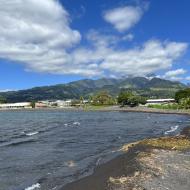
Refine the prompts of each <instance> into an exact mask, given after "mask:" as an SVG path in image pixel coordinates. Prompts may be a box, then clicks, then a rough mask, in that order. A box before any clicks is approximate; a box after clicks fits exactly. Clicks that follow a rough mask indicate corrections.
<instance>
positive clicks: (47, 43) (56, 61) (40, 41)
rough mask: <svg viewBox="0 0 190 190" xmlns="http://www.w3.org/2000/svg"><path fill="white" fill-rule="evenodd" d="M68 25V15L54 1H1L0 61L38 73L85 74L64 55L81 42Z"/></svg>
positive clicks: (77, 33) (67, 55) (68, 56)
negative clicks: (10, 62)
mask: <svg viewBox="0 0 190 190" xmlns="http://www.w3.org/2000/svg"><path fill="white" fill-rule="evenodd" d="M69 25H70V19H69V14H68V12H67V11H66V10H65V9H64V7H63V6H62V5H61V4H60V3H59V2H58V1H55V0H40V1H39V0H9V1H7V0H1V1H0V58H5V59H9V60H14V61H17V62H19V63H23V64H24V65H25V66H26V68H27V69H28V70H34V71H38V72H49V73H60V74H64V73H65V74H85V73H87V68H86V67H85V68H83V67H82V66H81V65H80V66H79V65H73V63H72V62H71V61H72V58H71V57H70V55H69V54H68V52H69V48H71V47H73V46H74V45H76V44H77V43H78V42H80V39H81V35H80V33H79V32H78V31H76V30H73V29H71V27H70V26H69ZM83 70H84V71H83ZM89 72H92V71H91V70H90V71H89Z"/></svg>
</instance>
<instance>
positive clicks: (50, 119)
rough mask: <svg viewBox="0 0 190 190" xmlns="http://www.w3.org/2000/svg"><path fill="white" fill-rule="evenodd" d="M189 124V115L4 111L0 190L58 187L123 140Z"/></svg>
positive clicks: (0, 137) (108, 155)
mask: <svg viewBox="0 0 190 190" xmlns="http://www.w3.org/2000/svg"><path fill="white" fill-rule="evenodd" d="M188 125H190V118H189V117H188V116H183V115H175V114H170V115H166V114H153V113H130V112H83V111H55V110H52V111H5V112H2V111H1V112H0V190H39V189H40V190H51V189H52V190H57V189H59V188H60V187H62V186H63V185H64V184H66V183H69V182H71V181H74V180H78V179H80V178H81V177H84V176H86V175H89V174H90V173H92V172H93V169H94V168H95V167H96V165H98V164H101V163H104V162H106V161H108V160H109V159H112V158H113V157H115V156H117V155H118V154H120V153H119V152H118V151H117V150H118V149H119V148H120V147H121V146H122V145H123V144H125V143H128V142H133V141H137V140H140V139H144V138H147V137H158V136H163V135H175V134H178V133H179V132H180V131H181V130H182V128H184V127H186V126H188Z"/></svg>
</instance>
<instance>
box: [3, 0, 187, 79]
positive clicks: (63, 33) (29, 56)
mask: <svg viewBox="0 0 190 190" xmlns="http://www.w3.org/2000/svg"><path fill="white" fill-rule="evenodd" d="M135 9H136V8H135ZM137 9H138V8H137ZM70 22H71V21H70V16H69V14H68V12H67V11H66V10H65V9H64V7H63V6H62V5H61V4H60V3H59V1H56V0H40V1H39V0H9V1H7V0H1V1H0V58H4V59H9V60H13V61H14V62H15V61H16V62H18V63H22V64H23V65H25V67H26V69H27V70H32V71H36V72H45V73H53V74H76V75H82V76H88V77H92V76H103V75H107V74H109V75H110V76H115V77H118V76H123V75H134V76H139V75H141V76H145V75H147V74H149V73H154V72H156V71H159V70H164V69H168V68H171V66H172V64H173V62H174V61H175V60H176V59H177V58H179V57H180V56H181V55H183V53H184V52H185V50H186V49H187V44H186V43H180V42H168V41H167V42H162V41H159V40H150V41H147V42H145V43H144V44H143V45H139V46H137V47H135V48H132V49H127V48H120V46H119V43H120V42H121V41H122V43H127V41H126V40H130V39H132V38H133V36H132V35H128V36H127V35H126V36H125V39H124V37H119V36H113V35H103V34H100V33H98V32H97V31H94V30H91V31H90V32H89V33H88V34H87V37H86V38H87V41H88V43H87V45H85V46H81V45H80V40H81V35H80V33H79V31H77V30H74V29H72V28H71V26H70ZM124 40H125V41H126V42H124Z"/></svg>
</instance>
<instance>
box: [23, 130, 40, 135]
mask: <svg viewBox="0 0 190 190" xmlns="http://www.w3.org/2000/svg"><path fill="white" fill-rule="evenodd" d="M38 133H39V132H38V131H35V132H31V133H26V136H33V135H37V134H38Z"/></svg>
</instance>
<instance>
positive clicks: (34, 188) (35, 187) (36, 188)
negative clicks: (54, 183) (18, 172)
mask: <svg viewBox="0 0 190 190" xmlns="http://www.w3.org/2000/svg"><path fill="white" fill-rule="evenodd" d="M39 189H40V184H39V183H36V184H33V185H32V186H30V187H27V188H25V190H39Z"/></svg>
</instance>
